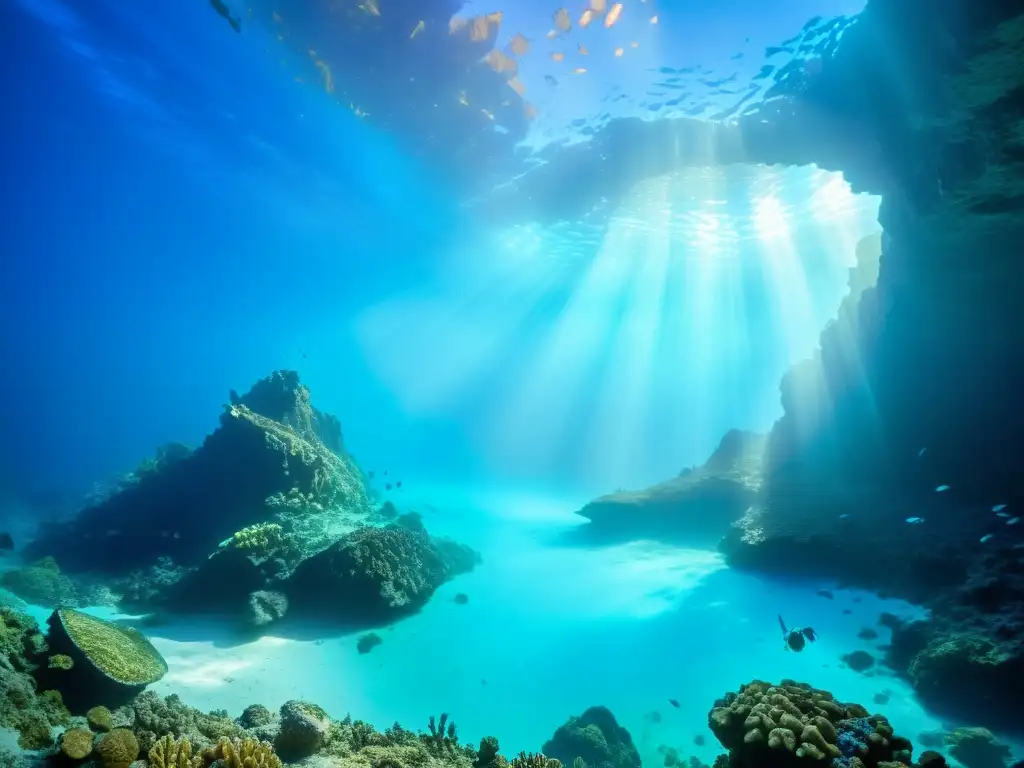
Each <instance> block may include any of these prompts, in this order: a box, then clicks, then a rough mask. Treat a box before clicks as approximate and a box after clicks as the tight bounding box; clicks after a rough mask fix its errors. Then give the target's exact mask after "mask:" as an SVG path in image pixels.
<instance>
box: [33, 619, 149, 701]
mask: <svg viewBox="0 0 1024 768" xmlns="http://www.w3.org/2000/svg"><path fill="white" fill-rule="evenodd" d="M47 624H48V626H49V631H48V633H47V638H46V639H47V643H48V645H49V647H50V652H51V653H53V654H55V655H56V654H64V655H66V656H69V657H71V659H72V660H73V661H74V664H73V666H72V668H71V669H56V670H54V669H45V670H40V673H39V677H40V683H45V684H48V685H50V686H51V687H54V688H57V689H58V690H60V692H61V693H63V694H64V699H65V701H66V702H67V704H68V706H69V707H70V708H71V709H72V710H73V711H84V710H87V709H89V708H90V707H94V706H97V705H101V704H102V705H104V706H107V707H109V708H111V709H114V708H116V707H119V706H121V705H122V704H125V703H127V702H128V701H129V700H131V699H132V698H133V697H135V696H137V695H138V694H139V693H140V692H141V691H142V690H143V689H144V688H145V687H146V686H147V685H149V684H150V683H155V682H156V681H157V680H159V679H160V678H162V677H163V676H164V675H165V674H166V673H167V662H166V661H164V659H163V657H162V656H161V655H160V653H159V652H158V651H157V650H156V648H154V647H153V645H152V644H151V643H150V642H149V640H147V639H146V638H145V637H144V636H143V635H142V634H141V633H140V632H138V631H137V630H135V629H131V628H129V627H121V626H118V625H117V624H113V623H111V622H109V621H104V620H103V619H98V618H96V617H95V616H90V615H89V614H86V613H82V612H81V611H76V610H73V609H70V608H58V609H57V610H55V611H54V612H53V613H52V614H51V615H50V618H49V620H48V621H47Z"/></svg>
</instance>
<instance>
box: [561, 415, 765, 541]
mask: <svg viewBox="0 0 1024 768" xmlns="http://www.w3.org/2000/svg"><path fill="white" fill-rule="evenodd" d="M764 446H765V437H764V436H763V435H756V434H753V433H751V432H740V431H738V430H733V431H731V432H729V433H728V434H726V436H725V437H724V438H722V441H721V443H720V444H719V445H718V448H717V449H716V450H715V452H714V453H713V454H712V455H711V458H709V459H708V461H707V463H706V464H704V465H702V466H699V467H694V468H688V469H684V470H683V471H682V472H680V473H679V476H678V477H674V478H672V479H671V480H667V481H665V482H663V483H659V484H657V485H654V486H651V487H650V488H647V489H645V490H642V491H618V492H616V493H612V494H608V495H607V496H602V497H601V498H599V499H596V500H594V501H592V502H590V503H589V504H587V505H586V506H585V507H583V509H581V510H579V511H578V512H577V513H576V514H578V515H581V516H582V517H585V518H587V519H588V520H590V525H588V526H586V530H585V531H584V533H585V535H587V536H589V537H594V538H602V539H605V540H609V539H611V540H614V539H638V538H649V539H656V540H663V541H670V542H673V543H680V544H685V545H689V546H698V547H699V546H710V547H714V546H715V545H716V544H717V543H718V540H719V539H721V538H722V536H724V535H725V533H726V532H727V531H728V530H729V527H730V525H732V523H734V522H735V521H736V520H738V519H739V518H740V516H741V515H742V514H743V513H744V512H745V511H746V510H747V508H748V507H749V506H750V505H751V504H752V503H754V502H755V500H756V499H757V497H758V493H759V491H760V488H761V464H762V459H763V457H764Z"/></svg>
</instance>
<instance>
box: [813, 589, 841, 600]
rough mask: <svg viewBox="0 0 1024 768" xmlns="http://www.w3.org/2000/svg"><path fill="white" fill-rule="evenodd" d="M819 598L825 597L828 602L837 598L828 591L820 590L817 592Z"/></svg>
mask: <svg viewBox="0 0 1024 768" xmlns="http://www.w3.org/2000/svg"><path fill="white" fill-rule="evenodd" d="M814 594H816V595H817V596H818V597H824V598H825V599H826V600H835V599H836V596H835V595H833V594H832V593H831V592H829V591H828V590H827V589H819V590H818V591H817V592H815V593H814Z"/></svg>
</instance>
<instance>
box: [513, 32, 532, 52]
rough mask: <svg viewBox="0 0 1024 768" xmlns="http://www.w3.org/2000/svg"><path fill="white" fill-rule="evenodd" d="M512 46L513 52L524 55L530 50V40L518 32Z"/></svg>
mask: <svg viewBox="0 0 1024 768" xmlns="http://www.w3.org/2000/svg"><path fill="white" fill-rule="evenodd" d="M510 46H511V48H512V53H514V54H515V55H516V56H522V55H523V54H525V53H527V52H528V51H529V50H530V41H529V40H527V39H526V38H525V37H523V36H522V35H520V34H516V35H515V36H514V37H513V38H512V42H511V43H510Z"/></svg>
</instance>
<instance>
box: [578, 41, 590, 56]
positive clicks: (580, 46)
mask: <svg viewBox="0 0 1024 768" xmlns="http://www.w3.org/2000/svg"><path fill="white" fill-rule="evenodd" d="M576 50H577V51H578V52H579V54H580V56H589V55H590V51H588V50H587V47H586V46H585V45H583V44H582V43H577V44H576Z"/></svg>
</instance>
